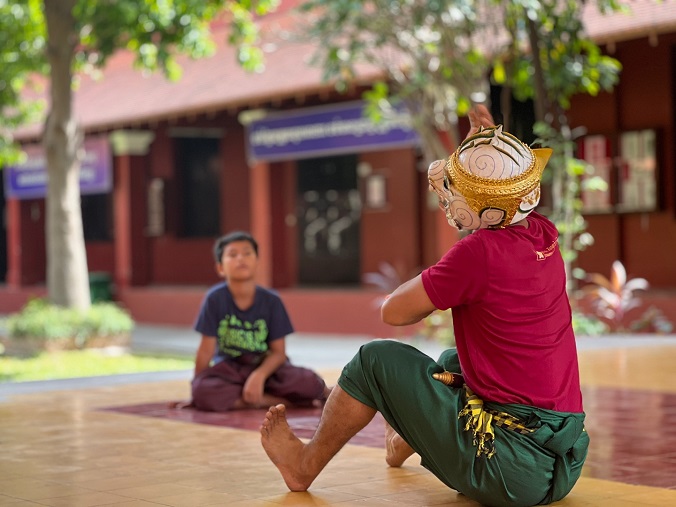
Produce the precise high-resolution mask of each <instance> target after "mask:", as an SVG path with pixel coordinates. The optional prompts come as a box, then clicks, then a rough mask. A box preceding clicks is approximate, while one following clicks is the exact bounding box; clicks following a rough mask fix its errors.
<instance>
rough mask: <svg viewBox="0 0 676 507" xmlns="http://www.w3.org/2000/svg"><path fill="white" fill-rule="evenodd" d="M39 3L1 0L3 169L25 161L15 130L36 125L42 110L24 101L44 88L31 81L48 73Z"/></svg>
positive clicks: (0, 161) (0, 136)
mask: <svg viewBox="0 0 676 507" xmlns="http://www.w3.org/2000/svg"><path fill="white" fill-rule="evenodd" d="M40 5H41V3H40V2H39V1H37V0H30V1H28V0H23V1H8V0H0V167H2V166H3V165H6V164H10V163H14V162H16V161H17V160H19V159H20V158H21V152H20V151H19V150H18V149H17V148H16V147H15V146H14V145H13V144H12V137H11V135H10V132H11V130H13V129H16V128H17V127H19V126H20V125H22V124H24V123H26V122H28V121H32V120H34V119H35V118H36V117H37V113H38V112H39V110H40V107H39V105H38V104H36V103H32V102H27V101H24V100H22V96H21V93H22V91H23V90H24V89H26V88H40V86H41V85H40V83H38V82H36V81H34V80H32V79H31V78H30V73H32V72H34V71H41V70H42V71H44V62H43V53H44V50H45V33H44V22H43V20H42V11H41V8H40Z"/></svg>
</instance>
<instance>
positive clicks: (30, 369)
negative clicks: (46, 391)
mask: <svg viewBox="0 0 676 507" xmlns="http://www.w3.org/2000/svg"><path fill="white" fill-rule="evenodd" d="M193 366H194V362H193V360H192V358H174V357H148V356H137V355H132V354H122V355H119V354H117V355H116V354H111V353H110V351H103V350H93V349H89V350H69V351H57V352H43V353H41V354H39V355H36V356H34V357H29V358H18V357H4V356H0V382H27V381H34V380H54V379H62V378H78V377H95V376H100V375H120V374H128V373H143V372H153V371H172V370H189V369H191V368H192V367H193Z"/></svg>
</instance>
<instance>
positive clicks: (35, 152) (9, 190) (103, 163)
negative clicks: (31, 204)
mask: <svg viewBox="0 0 676 507" xmlns="http://www.w3.org/2000/svg"><path fill="white" fill-rule="evenodd" d="M23 150H24V152H26V156H27V158H26V161H25V162H24V163H22V164H19V165H15V166H9V167H6V168H5V169H4V171H3V172H4V173H5V196H6V197H14V198H16V199H36V198H40V197H44V196H45V195H47V178H48V173H47V158H46V156H45V150H44V148H43V147H42V145H40V144H31V145H26V146H24V147H23ZM84 150H85V154H84V157H83V159H82V163H81V166H80V193H81V194H104V193H108V192H110V190H111V189H112V187H113V178H112V158H111V154H110V145H109V143H108V138H107V137H92V138H87V139H85V142H84Z"/></svg>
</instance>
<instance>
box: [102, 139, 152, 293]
mask: <svg viewBox="0 0 676 507" xmlns="http://www.w3.org/2000/svg"><path fill="white" fill-rule="evenodd" d="M154 138H155V135H154V134H153V133H152V132H149V131H143V130H116V131H114V132H111V134H110V142H111V144H112V147H113V153H114V154H115V163H114V179H113V181H114V184H113V231H114V249H113V251H114V252H115V266H114V269H113V280H114V282H115V286H116V288H117V289H118V290H120V289H125V288H128V287H129V286H130V285H131V282H132V273H133V258H134V251H133V246H134V245H133V237H134V231H133V229H132V225H133V224H132V174H131V171H132V159H131V157H132V156H143V155H146V154H147V153H148V147H149V146H150V143H151V142H152V141H153V139H154ZM143 219H144V220H145V217H143Z"/></svg>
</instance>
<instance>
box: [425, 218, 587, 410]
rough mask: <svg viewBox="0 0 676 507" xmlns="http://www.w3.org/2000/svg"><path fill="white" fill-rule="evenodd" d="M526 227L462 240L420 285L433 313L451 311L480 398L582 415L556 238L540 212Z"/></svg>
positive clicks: (469, 377) (466, 367) (463, 365)
mask: <svg viewBox="0 0 676 507" xmlns="http://www.w3.org/2000/svg"><path fill="white" fill-rule="evenodd" d="M528 223H529V227H528V228H525V227H520V226H513V227H508V228H506V229H500V230H486V229H481V230H478V231H475V232H474V233H472V234H470V235H469V236H467V237H465V238H463V239H462V240H460V241H459V242H458V243H456V244H455V245H453V247H451V249H450V250H449V251H448V252H447V253H446V254H445V255H444V257H443V258H442V259H441V260H440V261H439V262H438V263H437V264H436V265H434V266H432V267H430V268H428V269H427V270H425V271H423V273H422V281H423V285H424V287H425V290H426V291H427V295H428V296H429V298H430V300H431V301H432V303H433V304H434V305H435V306H436V307H437V308H439V309H440V310H446V309H448V308H452V309H453V327H454V330H455V340H456V345H457V348H458V357H459V359H460V365H461V368H462V373H463V375H464V377H465V382H466V383H467V385H468V386H469V387H470V388H471V389H472V390H473V391H474V392H475V393H476V394H477V395H479V397H481V398H482V399H484V400H487V401H495V402H498V403H520V404H524V405H532V406H535V407H540V408H545V409H550V410H557V411H560V412H582V395H581V393H580V380H579V372H578V363H577V350H576V346H575V336H574V334H573V327H572V320H571V319H572V317H571V310H570V303H569V301H568V296H567V294H566V277H565V271H564V266H563V259H562V258H561V254H560V252H559V248H558V243H557V238H558V233H557V230H556V227H555V226H554V224H552V223H551V222H550V221H549V220H547V219H546V218H545V217H543V216H541V215H539V214H537V213H531V214H530V215H529V217H528Z"/></svg>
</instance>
